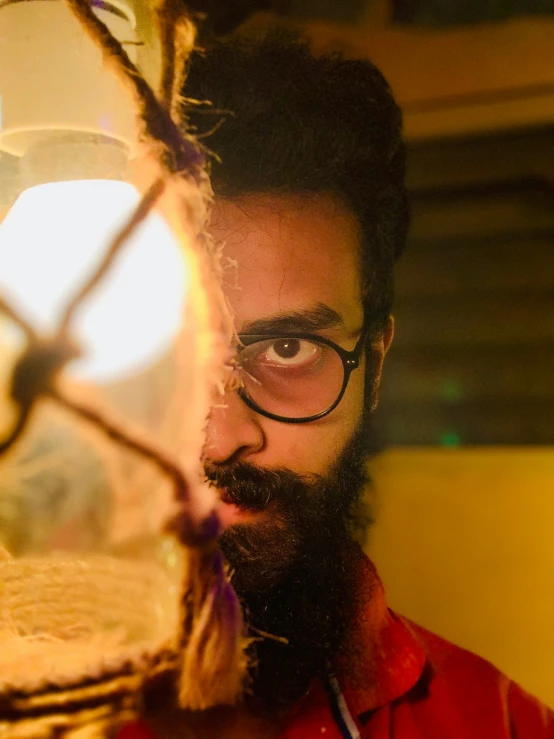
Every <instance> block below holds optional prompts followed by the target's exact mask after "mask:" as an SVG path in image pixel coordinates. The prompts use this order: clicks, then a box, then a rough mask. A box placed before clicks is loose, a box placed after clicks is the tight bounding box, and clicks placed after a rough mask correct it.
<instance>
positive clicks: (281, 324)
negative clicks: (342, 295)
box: [239, 303, 345, 334]
mask: <svg viewBox="0 0 554 739" xmlns="http://www.w3.org/2000/svg"><path fill="white" fill-rule="evenodd" d="M344 325H345V324H344V319H343V318H342V316H341V315H340V313H337V311H336V310H334V309H333V308H331V307H330V306H328V305H325V303H318V304H317V305H316V306H314V307H313V308H306V309H304V310H295V311H290V312H288V313H279V314H278V315H275V316H271V317H268V318H259V319H257V320H255V321H247V322H246V323H245V324H244V326H243V327H242V330H241V331H240V332H239V333H240V334H283V333H287V332H290V333H295V332H300V333H301V332H306V333H312V332H314V331H323V330H324V329H328V328H337V327H340V328H342V327H344Z"/></svg>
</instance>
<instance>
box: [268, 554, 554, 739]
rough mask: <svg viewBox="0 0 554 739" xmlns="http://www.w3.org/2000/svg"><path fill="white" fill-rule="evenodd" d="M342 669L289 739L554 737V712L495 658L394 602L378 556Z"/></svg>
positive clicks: (311, 698) (362, 579) (362, 572)
mask: <svg viewBox="0 0 554 739" xmlns="http://www.w3.org/2000/svg"><path fill="white" fill-rule="evenodd" d="M357 566H358V567H359V573H358V579H359V583H360V595H361V598H360V607H359V612H358V613H357V618H356V619H355V621H354V626H353V628H352V629H351V633H350V635H349V639H348V643H347V645H346V648H345V650H344V652H343V653H342V654H341V656H340V659H339V661H338V664H337V665H336V672H335V675H334V676H330V677H329V679H328V680H327V681H325V682H319V681H318V682H317V683H314V685H313V686H312V688H311V690H310V691H309V693H308V694H307V696H305V698H304V699H302V701H301V702H300V703H299V704H298V705H297V706H296V708H295V710H294V711H293V712H292V714H291V717H290V720H289V721H288V724H287V728H286V729H285V731H284V732H283V733H282V734H281V735H280V737H279V739H309V738H310V737H321V738H322V739H345V738H360V739H554V714H553V713H552V712H551V711H549V710H548V709H547V708H546V707H545V706H543V705H541V704H540V703H539V702H538V701H537V700H535V699H534V698H532V697H531V696H529V695H528V694H526V693H525V692H524V691H523V690H522V689H521V688H519V687H518V686H517V685H516V684H515V683H513V682H512V681H511V680H510V679H508V678H507V677H505V676H504V675H503V674H502V673H500V672H499V671H498V670H497V669H496V668H495V667H493V666H492V665H491V664H490V663H489V662H487V661H486V660H484V659H481V658H480V657H477V656H476V655H474V654H471V653H470V652H467V651H466V650H464V649H460V648H459V647H456V646H454V645H453V644H450V643H449V642H447V641H445V640H444V639H441V638H440V637H438V636H435V635H434V634H431V633H430V632H428V631H426V630H425V629H422V628H421V627H419V626H416V625H415V624H413V623H411V622H410V621H408V619H406V618H403V617H402V616H399V615H397V614H395V613H393V612H392V611H390V610H389V609H388V608H387V605H386V602H385V596H384V592H383V586H382V584H381V582H380V580H379V578H378V576H377V573H376V572H375V568H374V567H373V565H372V564H371V562H370V561H369V560H368V559H367V558H365V557H363V558H362V557H360V560H359V562H358V565H357Z"/></svg>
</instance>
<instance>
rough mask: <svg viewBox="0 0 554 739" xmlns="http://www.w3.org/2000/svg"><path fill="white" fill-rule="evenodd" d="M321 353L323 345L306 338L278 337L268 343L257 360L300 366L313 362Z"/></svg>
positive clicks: (266, 362)
mask: <svg viewBox="0 0 554 739" xmlns="http://www.w3.org/2000/svg"><path fill="white" fill-rule="evenodd" d="M320 355H321V347H320V346H318V345H317V344H315V343H314V342H313V341H306V340H305V339H277V340H275V341H272V342H271V343H270V344H269V345H266V347H265V349H264V350H263V351H262V352H260V353H259V354H258V357H257V361H259V362H262V363H265V364H272V365H280V366H283V365H288V366H294V367H298V366H300V365H305V364H311V363H313V362H314V361H316V360H317V359H319V357H320Z"/></svg>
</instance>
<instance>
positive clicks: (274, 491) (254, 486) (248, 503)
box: [204, 462, 320, 511]
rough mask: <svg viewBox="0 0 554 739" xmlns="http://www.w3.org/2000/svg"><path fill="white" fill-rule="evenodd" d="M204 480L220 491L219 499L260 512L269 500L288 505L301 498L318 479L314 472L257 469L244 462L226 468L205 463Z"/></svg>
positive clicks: (269, 502)
mask: <svg viewBox="0 0 554 739" xmlns="http://www.w3.org/2000/svg"><path fill="white" fill-rule="evenodd" d="M204 473H205V475H206V479H207V480H208V482H210V483H211V484H212V485H214V486H216V487H218V488H219V489H220V490H222V491H223V500H224V501H225V502H229V503H234V504H235V505H237V506H238V507H239V508H249V509H251V510H258V511H262V510H263V509H264V508H267V507H268V506H269V505H271V504H272V503H276V504H279V505H282V504H291V503H294V502H297V501H302V500H305V496H306V493H307V492H309V491H310V490H312V489H313V486H314V485H316V484H317V483H318V482H320V478H319V476H318V475H302V474H299V473H297V472H293V471H292V470H288V469H286V468H273V469H269V468H261V467H257V466H256V465H253V464H249V463H247V462H237V463H234V464H232V465H229V466H227V467H222V468H219V467H215V466H213V465H206V466H205V468H204Z"/></svg>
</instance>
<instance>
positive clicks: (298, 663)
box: [206, 426, 369, 719]
mask: <svg viewBox="0 0 554 739" xmlns="http://www.w3.org/2000/svg"><path fill="white" fill-rule="evenodd" d="M364 433H365V429H364V427H362V426H361V427H360V429H359V430H358V431H357V432H356V433H355V434H354V435H353V437H352V439H351V440H350V442H349V443H348V444H347V446H346V447H345V449H344V450H343V452H342V454H341V455H340V457H339V458H338V460H337V461H336V463H335V465H334V466H333V468H332V469H331V470H330V471H329V473H327V474H326V475H300V474H297V473H295V472H292V471H291V470H288V469H286V468H276V469H275V468H273V469H263V468H260V467H257V466H255V465H251V464H247V463H234V464H232V465H228V466H226V467H221V468H215V467H213V466H209V465H208V466H207V467H206V475H207V477H208V479H209V480H210V481H212V482H213V483H214V484H215V485H217V487H218V488H220V489H221V490H224V491H225V492H224V500H226V501H228V502H232V503H234V504H235V505H237V506H239V507H240V508H245V509H250V510H258V511H262V510H266V511H267V514H268V515H267V517H264V519H262V520H261V521H257V522H253V523H245V524H238V525H236V526H233V527H232V528H230V529H227V530H226V531H225V532H224V534H223V536H222V538H221V548H222V550H223V553H224V555H225V557H226V558H227V560H228V562H229V565H230V567H231V572H232V575H231V582H232V585H233V587H234V589H235V591H236V593H237V595H238V597H239V599H240V600H241V603H242V606H243V611H244V613H245V618H246V622H247V625H248V627H249V630H250V636H252V638H253V641H252V643H251V647H250V655H249V656H250V664H251V665H253V667H252V671H251V685H250V690H249V692H248V695H247V697H246V703H247V705H248V706H249V708H250V709H251V710H252V711H254V712H255V713H256V714H259V715H263V716H266V717H268V718H271V719H278V718H280V717H282V716H284V715H285V714H286V712H287V710H288V709H289V708H290V707H291V706H292V705H293V704H294V703H295V702H296V701H298V700H299V699H300V698H301V697H302V696H303V695H304V694H305V693H306V692H307V690H308V689H309V687H310V684H311V683H312V682H313V680H314V678H316V677H318V676H323V675H324V674H326V673H327V672H328V671H329V666H330V664H331V662H332V660H333V657H334V656H335V655H336V654H337V653H338V651H339V649H340V647H341V645H342V644H343V642H344V637H345V632H346V630H347V628H348V626H349V623H350V619H351V615H352V612H353V610H354V606H355V593H356V584H355V583H354V582H353V568H352V567H351V565H350V564H349V563H350V562H351V556H349V555H351V554H352V552H353V550H354V546H355V545H354V542H353V538H352V532H353V530H354V529H356V527H357V528H360V520H361V517H360V512H361V511H362V510H363V507H362V504H361V494H362V491H363V489H364V486H365V483H366V481H367V479H366V473H365V449H364ZM365 521H366V522H369V519H367V518H366V519H365Z"/></svg>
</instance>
